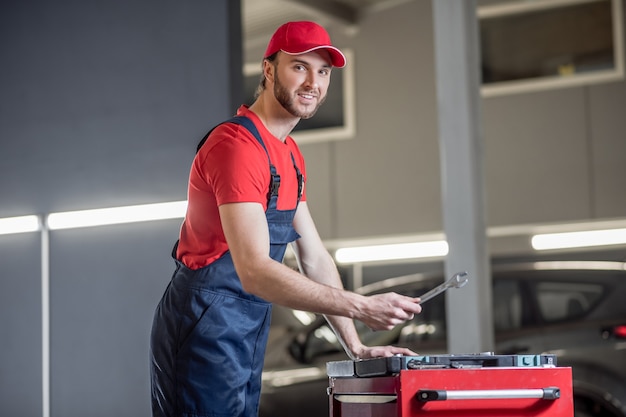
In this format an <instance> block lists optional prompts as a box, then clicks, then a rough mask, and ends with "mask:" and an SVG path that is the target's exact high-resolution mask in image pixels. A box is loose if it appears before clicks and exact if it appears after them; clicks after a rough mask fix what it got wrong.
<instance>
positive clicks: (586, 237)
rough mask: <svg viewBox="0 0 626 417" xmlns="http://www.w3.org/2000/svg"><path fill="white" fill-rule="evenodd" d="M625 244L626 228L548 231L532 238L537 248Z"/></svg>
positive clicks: (532, 243) (533, 244)
mask: <svg viewBox="0 0 626 417" xmlns="http://www.w3.org/2000/svg"><path fill="white" fill-rule="evenodd" d="M623 244H626V229H608V230H590V231H585V232H567V233H546V234H541V235H535V236H533V237H532V239H531V245H532V247H533V249H535V250H548V249H566V248H582V247H588V246H605V245H623Z"/></svg>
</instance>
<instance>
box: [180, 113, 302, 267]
mask: <svg viewBox="0 0 626 417" xmlns="http://www.w3.org/2000/svg"><path fill="white" fill-rule="evenodd" d="M237 115H241V116H246V117H248V118H249V119H251V120H252V121H253V123H254V124H255V126H256V128H257V129H258V131H259V134H260V135H261V138H262V139H263V143H264V144H265V147H266V148H267V151H268V153H269V156H270V159H271V161H272V163H273V164H274V166H275V167H276V171H277V173H278V175H280V180H281V183H280V189H279V192H278V202H277V205H278V209H279V210H292V209H294V208H295V207H296V202H297V199H298V179H297V176H296V171H295V168H294V166H293V161H292V159H291V154H293V157H294V160H295V161H296V165H297V166H298V168H299V169H300V171H301V173H302V175H303V176H304V179H305V183H306V173H305V167H304V158H303V157H302V154H301V153H300V150H299V149H298V146H297V145H296V143H295V142H294V140H293V139H292V138H291V137H288V138H287V140H286V141H285V142H284V143H283V142H282V141H281V140H279V139H277V138H276V137H275V136H273V135H272V134H271V133H270V132H269V131H268V130H267V129H266V128H265V125H263V123H262V122H261V120H260V119H259V118H258V117H257V116H256V114H254V113H253V112H251V111H250V110H248V109H247V108H246V107H245V106H241V107H240V108H239V110H238V111H237ZM270 182H271V175H270V169H269V162H268V159H267V154H266V153H265V150H264V149H263V147H262V146H261V144H260V143H259V142H258V141H257V140H256V138H255V137H254V136H253V135H252V133H250V132H249V131H248V130H247V129H246V128H245V127H243V126H241V125H237V124H233V123H224V124H221V125H220V126H218V127H217V128H215V129H214V130H213V132H212V133H211V135H210V136H209V138H208V139H207V140H206V142H205V143H204V145H203V146H202V148H201V149H200V151H199V152H198V154H197V155H196V156H195V158H194V160H193V163H192V165H191V172H190V174H189V188H188V192H187V199H188V206H187V214H186V216H185V220H184V221H183V224H182V227H181V231H180V241H179V244H178V250H177V253H176V255H177V258H178V259H180V260H181V261H182V262H183V263H184V264H185V265H186V266H187V267H188V268H191V269H198V268H202V267H204V266H206V265H208V264H210V263H211V262H213V261H214V260H216V259H218V258H219V257H220V256H222V255H223V254H224V252H226V251H227V250H228V245H227V244H226V238H225V237H224V231H223V229H222V223H221V221H220V216H219V211H218V207H219V206H220V205H222V204H226V203H240V202H256V203H260V204H262V205H263V209H266V208H267V193H268V190H269V184H270ZM305 199H306V196H305V193H304V190H303V195H302V199H301V200H302V201H304V200H305Z"/></svg>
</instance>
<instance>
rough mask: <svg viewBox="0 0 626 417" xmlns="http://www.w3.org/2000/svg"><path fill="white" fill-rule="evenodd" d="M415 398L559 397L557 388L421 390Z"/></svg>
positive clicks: (554, 398) (440, 399)
mask: <svg viewBox="0 0 626 417" xmlns="http://www.w3.org/2000/svg"><path fill="white" fill-rule="evenodd" d="M415 397H416V398H417V399H418V400H420V401H422V402H428V401H446V400H496V399H514V398H539V399H542V400H557V399H559V398H560V397H561V390H560V389H559V388H558V387H547V388H537V389H498V390H454V391H447V390H436V389H422V390H419V391H417V394H415Z"/></svg>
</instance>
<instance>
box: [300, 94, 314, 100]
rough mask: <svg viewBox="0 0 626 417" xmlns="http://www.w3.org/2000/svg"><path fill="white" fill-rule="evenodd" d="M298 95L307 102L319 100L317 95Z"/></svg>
mask: <svg viewBox="0 0 626 417" xmlns="http://www.w3.org/2000/svg"><path fill="white" fill-rule="evenodd" d="M298 95H299V96H300V97H302V98H304V99H306V100H313V99H314V98H317V95H315V94H306V93H299V94H298Z"/></svg>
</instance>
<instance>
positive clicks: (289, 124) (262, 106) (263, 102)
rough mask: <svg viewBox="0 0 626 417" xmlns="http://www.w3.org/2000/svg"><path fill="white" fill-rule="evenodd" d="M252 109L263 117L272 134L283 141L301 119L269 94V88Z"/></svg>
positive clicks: (260, 117)
mask: <svg viewBox="0 0 626 417" xmlns="http://www.w3.org/2000/svg"><path fill="white" fill-rule="evenodd" d="M250 110H251V111H253V112H254V113H255V114H256V115H257V116H258V118H259V119H261V121H262V122H263V124H264V125H265V127H266V128H267V130H269V131H270V133H271V134H272V135H274V136H275V137H276V138H278V139H280V140H281V141H283V142H284V141H285V139H287V136H289V134H290V133H291V131H292V130H293V128H294V127H296V125H297V124H298V122H299V121H300V118H299V117H295V116H293V115H292V114H291V113H289V112H288V111H287V110H285V109H284V108H283V106H281V105H280V103H279V102H278V101H277V100H276V99H275V98H274V96H272V95H269V94H267V90H266V91H264V92H263V93H261V95H260V96H259V97H258V98H257V99H256V101H255V102H254V103H253V104H252V105H251V106H250Z"/></svg>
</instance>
